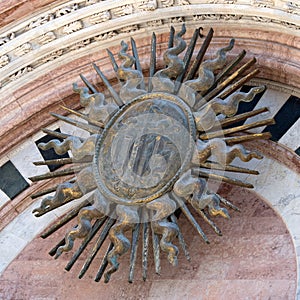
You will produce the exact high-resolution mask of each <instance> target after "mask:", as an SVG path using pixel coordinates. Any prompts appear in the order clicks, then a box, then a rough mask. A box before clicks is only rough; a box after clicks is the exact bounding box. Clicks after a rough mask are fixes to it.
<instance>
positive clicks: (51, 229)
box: [41, 197, 93, 239]
mask: <svg viewBox="0 0 300 300" xmlns="http://www.w3.org/2000/svg"><path fill="white" fill-rule="evenodd" d="M92 204H93V198H92V197H89V198H88V199H86V200H84V201H83V202H82V203H80V204H79V205H77V206H76V207H74V208H73V209H72V210H71V211H69V212H68V213H66V214H65V215H64V216H63V217H62V218H61V219H59V220H58V221H57V222H55V223H54V224H53V225H52V226H50V227H49V228H48V229H47V230H46V231H45V232H43V234H42V235H41V237H42V238H43V239H45V238H47V237H48V236H50V235H51V234H52V233H54V232H56V231H57V230H58V229H60V228H61V227H63V226H64V225H65V224H67V223H68V222H70V221H71V220H73V219H74V218H75V217H76V216H77V215H78V212H79V211H80V210H81V209H82V208H84V207H87V206H89V205H92Z"/></svg>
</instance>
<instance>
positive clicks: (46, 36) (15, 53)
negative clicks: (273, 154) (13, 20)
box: [0, 0, 300, 85]
mask: <svg viewBox="0 0 300 300" xmlns="http://www.w3.org/2000/svg"><path fill="white" fill-rule="evenodd" d="M204 2H205V3H211V4H216V5H220V4H222V5H227V4H228V5H230V4H233V3H235V4H239V2H237V1H236V0H206V1H204V0H201V1H199V4H200V3H201V4H203V3H204ZM122 4H123V3H122V2H114V4H112V5H111V6H110V7H108V6H107V2H105V1H100V0H78V1H76V3H74V1H72V2H71V1H70V2H66V3H65V4H64V5H61V6H56V7H53V8H52V9H50V10H49V11H47V12H43V13H41V14H40V15H37V16H35V17H34V18H32V19H31V20H29V21H27V22H25V23H24V25H23V24H21V25H19V26H18V28H17V29H16V30H15V32H13V33H11V31H10V32H8V33H5V32H3V33H1V37H0V46H3V45H4V48H2V49H1V50H2V52H1V53H0V57H1V65H2V66H4V65H7V64H8V65H10V63H12V62H13V61H14V60H15V59H18V57H20V56H22V55H24V54H26V53H28V52H29V51H31V50H32V49H34V50H35V51H36V54H35V56H36V57H35V58H34V60H35V62H28V65H30V66H33V67H34V68H35V67H36V66H37V63H36V62H37V61H39V62H41V61H45V63H47V62H49V61H51V60H52V58H51V59H50V57H52V55H53V53H60V52H61V51H60V50H61V49H63V51H62V53H61V54H60V55H67V54H68V53H70V52H71V51H73V50H77V49H80V48H83V47H85V46H87V45H88V44H90V43H93V42H96V41H103V40H106V39H110V38H112V37H114V36H116V35H117V34H123V33H131V32H134V31H137V30H140V29H141V30H144V29H145V28H147V27H149V26H151V27H154V26H161V25H164V24H168V23H175V24H176V23H182V22H188V21H192V22H197V21H206V22H210V21H212V22H215V21H219V20H224V21H235V22H241V24H242V23H244V22H249V21H251V22H257V23H259V26H261V25H262V24H263V23H268V24H270V23H272V24H276V26H278V25H279V26H283V27H285V28H286V29H288V30H297V31H298V30H299V29H300V20H299V23H297V19H296V18H297V14H300V5H299V4H298V3H297V2H296V1H286V2H285V1H277V2H275V1H274V0H247V1H245V5H246V6H248V8H249V10H250V11H251V10H257V9H258V7H263V8H266V9H268V8H272V9H276V10H277V11H280V12H281V13H282V12H283V13H285V14H290V15H291V19H289V18H286V19H284V20H282V18H279V17H278V18H276V17H275V16H276V14H274V17H272V18H271V17H270V14H265V13H262V14H257V13H253V14H250V13H249V10H248V11H247V12H248V13H247V14H244V13H243V12H242V11H236V10H235V13H232V14H231V13H228V10H226V13H201V11H199V13H198V14H197V12H198V10H197V11H195V15H190V14H191V10H189V8H188V10H186V14H185V13H183V10H185V9H186V8H185V7H182V10H178V11H179V12H180V15H177V16H174V13H173V12H174V11H175V10H174V9H176V6H189V5H192V6H194V5H195V7H198V1H195V0H194V1H192V4H191V1H190V0H136V1H133V0H132V1H127V2H126V4H125V3H124V4H123V5H122ZM102 5H105V9H101V7H102ZM224 7H225V6H224ZM228 7H229V6H228ZM230 7H231V6H230ZM103 8H104V6H103ZM81 9H84V10H85V11H84V14H83V15H80V14H79V13H78V11H79V10H81ZM160 9H163V10H164V12H165V11H166V9H170V12H171V11H172V14H170V16H169V17H168V16H164V18H163V20H161V19H159V20H155V19H154V20H147V21H143V20H142V19H141V20H140V22H139V23H138V24H136V19H135V23H134V24H130V23H129V24H127V25H128V26H124V24H122V26H120V27H117V28H115V29H114V30H109V31H104V32H103V31H101V32H98V33H97V35H94V36H91V37H89V42H88V43H87V42H86V41H83V40H76V36H75V37H74V38H73V37H70V38H71V39H74V40H72V42H71V43H69V45H70V44H71V46H68V47H67V48H66V47H65V46H64V45H63V43H61V44H59V43H57V42H55V44H54V45H55V46H54V47H55V49H52V48H51V53H52V54H50V55H49V59H48V58H47V59H46V58H45V56H44V53H41V55H40V58H38V56H39V52H38V49H39V47H41V46H43V45H46V44H51V42H54V41H55V40H57V39H59V38H61V37H62V36H64V35H71V34H72V33H74V32H77V31H79V30H82V29H85V30H88V29H89V28H92V27H93V26H97V25H98V24H100V23H103V22H106V21H108V20H112V21H114V22H115V24H117V22H118V20H117V19H118V18H122V17H124V16H131V17H134V16H135V14H137V17H139V15H138V14H139V13H141V12H146V11H149V12H150V11H159V10H160ZM192 11H194V10H192ZM212 12H214V11H213V10H212ZM72 13H74V16H76V18H73V16H72ZM171 16H172V17H171ZM278 16H280V14H278ZM57 18H61V20H62V22H61V23H60V22H55V19H57ZM67 20H69V22H67ZM48 23H49V32H47V31H45V24H47V25H48ZM60 24H61V25H60ZM41 26H43V28H42V30H41V31H42V32H44V33H43V34H42V35H41V33H40V34H36V33H37V32H40V29H41V28H40V27H41ZM28 31H31V32H32V35H33V36H35V37H34V38H31V36H32V35H27V36H28V38H27V37H26V38H25V37H24V35H23V34H24V33H26V32H28ZM13 39H14V40H15V39H20V41H22V42H20V43H18V42H14V44H13V45H16V47H15V48H14V49H13V48H12V47H7V45H6V44H7V43H9V42H10V41H11V40H13ZM26 39H27V40H26ZM6 48H7V49H8V50H7V51H5V49H6ZM54 56H55V55H54ZM7 57H8V58H9V59H8V60H7ZM19 71H20V70H18V69H16V70H10V72H8V73H9V74H12V73H18V72H19ZM20 74H23V72H20ZM18 78H19V77H18ZM7 79H8V75H7V76H4V75H2V77H1V78H0V80H1V81H2V82H3V85H5V84H7V83H8V82H9V80H7Z"/></svg>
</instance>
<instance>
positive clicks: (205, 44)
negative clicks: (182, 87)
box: [184, 28, 214, 81]
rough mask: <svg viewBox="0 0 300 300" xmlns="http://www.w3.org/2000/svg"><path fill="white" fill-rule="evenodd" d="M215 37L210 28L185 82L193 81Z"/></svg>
mask: <svg viewBox="0 0 300 300" xmlns="http://www.w3.org/2000/svg"><path fill="white" fill-rule="evenodd" d="M213 35H214V30H213V29H212V28H210V29H209V32H208V34H207V36H206V38H205V40H204V42H203V43H202V46H201V48H200V50H199V51H198V53H197V56H196V58H195V60H194V62H193V64H192V66H191V68H190V70H189V72H188V74H187V75H186V77H185V79H184V81H188V80H191V79H192V78H194V76H195V75H196V72H197V71H198V69H199V66H200V64H201V62H202V60H203V58H204V55H205V53H206V50H207V48H208V46H209V44H210V42H211V40H212V37H213Z"/></svg>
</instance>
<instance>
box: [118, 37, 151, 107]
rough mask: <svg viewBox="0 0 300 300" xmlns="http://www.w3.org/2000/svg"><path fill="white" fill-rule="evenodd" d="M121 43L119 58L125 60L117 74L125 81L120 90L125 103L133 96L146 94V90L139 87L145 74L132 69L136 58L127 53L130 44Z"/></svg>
mask: <svg viewBox="0 0 300 300" xmlns="http://www.w3.org/2000/svg"><path fill="white" fill-rule="evenodd" d="M121 45H122V48H121V51H120V52H119V58H120V59H122V60H123V62H122V64H121V66H120V67H119V68H118V70H117V75H118V78H119V79H120V80H123V81H125V84H124V85H123V86H122V87H121V90H120V97H121V99H122V101H123V102H124V103H128V102H130V101H131V100H132V99H133V98H135V97H137V96H139V95H143V94H145V93H146V91H145V90H144V89H139V88H138V85H139V84H140V83H141V82H142V81H143V74H142V72H141V71H139V70H134V69H132V66H133V65H134V63H135V61H136V60H135V58H134V57H133V56H131V55H129V54H128V53H127V50H128V45H127V44H126V43H125V42H124V41H122V42H121Z"/></svg>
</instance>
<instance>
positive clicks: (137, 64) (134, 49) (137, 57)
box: [130, 37, 146, 90]
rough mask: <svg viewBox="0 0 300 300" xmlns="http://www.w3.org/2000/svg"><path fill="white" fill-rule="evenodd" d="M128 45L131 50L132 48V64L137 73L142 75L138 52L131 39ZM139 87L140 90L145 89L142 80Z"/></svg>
mask: <svg viewBox="0 0 300 300" xmlns="http://www.w3.org/2000/svg"><path fill="white" fill-rule="evenodd" d="M130 43H131V48H132V54H133V57H134V59H135V64H134V65H135V69H136V70H137V71H139V72H140V73H141V74H143V70H142V66H141V62H140V58H139V53H138V50H137V47H136V43H135V40H134V39H133V38H132V37H131V38H130ZM142 77H143V76H142ZM140 87H141V89H142V90H145V89H146V87H145V82H144V80H142V81H141V82H140Z"/></svg>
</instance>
